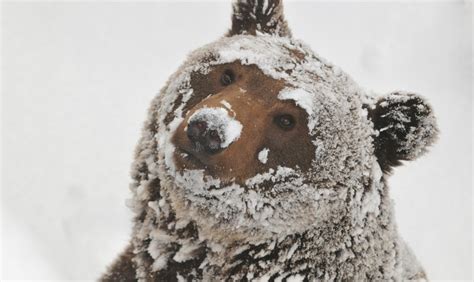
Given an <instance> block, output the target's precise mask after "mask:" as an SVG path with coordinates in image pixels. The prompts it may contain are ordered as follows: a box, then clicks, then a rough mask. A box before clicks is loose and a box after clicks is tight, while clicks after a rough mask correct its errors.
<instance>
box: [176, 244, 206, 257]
mask: <svg viewBox="0 0 474 282" xmlns="http://www.w3.org/2000/svg"><path fill="white" fill-rule="evenodd" d="M199 247H200V246H199V244H195V243H192V242H189V243H187V244H186V245H183V246H181V248H180V249H179V251H178V252H177V253H176V254H175V255H174V257H173V260H174V261H176V262H184V261H187V260H190V259H193V258H194V251H196V250H197V249H199Z"/></svg>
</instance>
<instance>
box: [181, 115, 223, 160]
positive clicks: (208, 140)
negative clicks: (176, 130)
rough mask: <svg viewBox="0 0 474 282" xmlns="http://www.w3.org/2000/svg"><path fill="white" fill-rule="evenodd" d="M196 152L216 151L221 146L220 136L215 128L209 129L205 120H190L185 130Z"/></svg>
mask: <svg viewBox="0 0 474 282" xmlns="http://www.w3.org/2000/svg"><path fill="white" fill-rule="evenodd" d="M186 133H187V135H188V138H189V140H191V142H192V143H193V145H194V150H195V151H196V152H207V153H211V154H213V153H216V152H217V151H219V149H220V148H221V144H222V141H221V138H220V137H219V133H218V132H217V130H215V129H209V128H208V125H207V123H206V122H205V121H192V122H191V123H189V124H188V129H187V131H186Z"/></svg>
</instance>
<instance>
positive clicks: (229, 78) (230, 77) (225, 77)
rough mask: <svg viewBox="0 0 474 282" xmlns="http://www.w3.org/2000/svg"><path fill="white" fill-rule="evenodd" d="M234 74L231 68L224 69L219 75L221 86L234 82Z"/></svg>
mask: <svg viewBox="0 0 474 282" xmlns="http://www.w3.org/2000/svg"><path fill="white" fill-rule="evenodd" d="M234 79H235V75H234V72H232V71H231V70H225V71H224V73H223V74H222V76H221V84H222V85H223V86H227V85H231V84H232V83H233V82H234Z"/></svg>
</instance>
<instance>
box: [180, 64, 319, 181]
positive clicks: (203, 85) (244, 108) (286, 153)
mask: <svg viewBox="0 0 474 282" xmlns="http://www.w3.org/2000/svg"><path fill="white" fill-rule="evenodd" d="M229 70H231V71H232V72H233V73H234V76H235V81H234V82H233V83H232V84H231V85H228V86H222V84H221V83H220V77H221V75H222V74H223V73H224V72H225V71H229ZM191 85H192V88H193V89H194V93H195V96H194V97H197V98H195V99H194V101H190V105H191V106H190V109H189V111H188V113H187V114H186V117H185V119H184V121H183V122H182V123H181V124H180V126H179V127H178V129H177V130H176V134H175V136H174V138H173V143H175V145H176V147H177V148H178V150H176V153H175V159H176V162H177V166H178V168H180V169H196V168H206V171H208V172H209V174H210V175H211V176H214V177H217V178H219V179H222V180H223V181H229V182H230V181H231V180H232V179H235V181H236V182H237V183H243V181H244V180H245V179H247V178H249V177H252V176H254V175H255V174H257V173H260V172H264V171H266V170H268V169H269V168H271V167H273V168H275V167H277V166H278V165H281V166H286V167H293V168H296V167H299V168H301V169H303V170H307V169H308V168H309V167H310V165H311V160H312V158H313V155H314V150H315V148H314V145H313V144H312V143H311V140H310V138H309V133H308V127H307V118H308V117H307V113H306V112H305V111H304V110H303V109H301V108H300V107H297V106H296V105H295V104H294V102H292V101H283V100H280V99H278V97H277V96H278V93H279V92H280V90H282V89H283V88H284V87H285V84H284V83H283V82H282V81H279V80H275V79H272V78H269V77H268V76H266V75H264V74H263V73H262V72H261V71H260V70H259V69H258V68H257V67H256V66H243V65H241V64H239V63H232V64H224V65H220V66H217V67H216V68H215V69H213V70H212V71H211V72H210V73H209V74H207V75H195V76H193V77H192V79H191ZM209 94H212V96H210V97H207V96H208V95H209ZM206 97H207V98H206ZM198 99H203V100H202V101H200V102H198ZM223 100H225V101H227V102H229V103H230V104H231V105H232V111H233V112H232V111H230V112H229V114H230V115H231V116H232V115H234V113H235V114H236V118H237V119H238V120H239V122H241V123H242V125H243V131H242V133H241V136H240V138H239V139H238V140H237V141H236V142H234V143H232V144H231V145H230V146H229V147H228V148H226V149H225V150H222V151H220V152H218V153H217V154H207V153H205V152H193V149H192V146H191V145H192V144H191V142H190V141H189V139H188V137H187V135H186V132H185V128H186V126H187V124H188V119H189V117H190V116H191V115H192V114H193V113H194V112H196V111H197V110H199V109H201V108H204V107H220V108H224V106H223V105H222V104H221V101H223ZM281 114H290V115H292V116H294V117H295V119H296V125H295V127H294V128H293V129H291V130H288V131H285V130H283V129H281V128H279V127H278V126H277V125H276V124H275V123H274V121H273V119H274V117H275V116H277V115H281ZM263 148H268V149H269V150H270V154H269V158H268V162H267V163H266V164H263V163H261V162H260V161H259V160H258V157H257V155H258V153H259V152H260V151H261V150H262V149H263ZM290 148H294V149H293V150H290ZM283 149H285V150H283ZM183 152H187V153H188V154H189V153H191V154H192V156H191V157H183V156H182V153H183Z"/></svg>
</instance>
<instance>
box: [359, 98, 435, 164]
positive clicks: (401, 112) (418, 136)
mask: <svg viewBox="0 0 474 282" xmlns="http://www.w3.org/2000/svg"><path fill="white" fill-rule="evenodd" d="M368 110H369V117H370V118H371V120H372V122H373V123H374V127H375V130H376V132H377V136H375V137H374V147H375V155H376V156H377V159H378V161H379V163H380V166H381V167H382V169H383V170H384V171H386V172H387V171H390V168H391V167H393V166H397V165H400V164H401V162H400V161H402V160H414V159H416V158H418V157H419V156H421V155H423V154H424V153H425V152H426V151H427V148H428V147H429V146H430V145H431V144H433V143H434V141H435V140H436V137H437V135H438V128H437V125H436V119H435V116H434V115H433V110H432V109H431V107H430V106H429V105H428V103H427V102H426V101H425V100H424V99H423V98H422V97H421V96H419V95H416V94H411V93H403V92H396V93H391V94H389V95H386V96H384V97H381V98H379V99H378V101H377V103H376V104H375V107H374V108H372V109H370V108H369V109H368Z"/></svg>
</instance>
